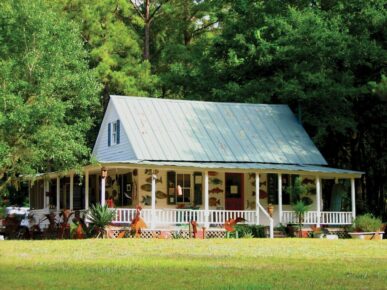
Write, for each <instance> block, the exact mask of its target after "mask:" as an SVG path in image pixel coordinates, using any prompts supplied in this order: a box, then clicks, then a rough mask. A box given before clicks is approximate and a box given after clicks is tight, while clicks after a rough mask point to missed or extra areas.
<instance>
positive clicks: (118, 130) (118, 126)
mask: <svg viewBox="0 0 387 290" xmlns="http://www.w3.org/2000/svg"><path fill="white" fill-rule="evenodd" d="M117 144H120V120H117Z"/></svg>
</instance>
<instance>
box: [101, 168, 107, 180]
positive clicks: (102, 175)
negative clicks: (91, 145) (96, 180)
mask: <svg viewBox="0 0 387 290" xmlns="http://www.w3.org/2000/svg"><path fill="white" fill-rule="evenodd" d="M101 177H102V178H103V179H105V178H106V177H107V168H106V167H102V168H101Z"/></svg>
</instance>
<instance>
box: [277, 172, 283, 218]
mask: <svg viewBox="0 0 387 290" xmlns="http://www.w3.org/2000/svg"><path fill="white" fill-rule="evenodd" d="M278 215H279V222H280V223H282V174H281V173H278Z"/></svg>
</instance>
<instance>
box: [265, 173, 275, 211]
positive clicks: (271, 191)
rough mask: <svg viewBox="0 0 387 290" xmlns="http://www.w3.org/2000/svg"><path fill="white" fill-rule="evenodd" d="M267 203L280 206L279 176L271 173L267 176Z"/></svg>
mask: <svg viewBox="0 0 387 290" xmlns="http://www.w3.org/2000/svg"><path fill="white" fill-rule="evenodd" d="M267 202H268V203H271V204H278V175H277V174H271V173H269V174H268V175H267Z"/></svg>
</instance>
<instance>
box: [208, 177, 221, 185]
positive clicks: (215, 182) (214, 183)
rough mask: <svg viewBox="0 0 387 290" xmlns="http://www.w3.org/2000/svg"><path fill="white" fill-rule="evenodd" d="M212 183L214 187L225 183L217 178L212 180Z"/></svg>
mask: <svg viewBox="0 0 387 290" xmlns="http://www.w3.org/2000/svg"><path fill="white" fill-rule="evenodd" d="M210 183H211V184H213V185H222V184H223V181H222V180H221V179H219V178H217V177H214V178H210Z"/></svg>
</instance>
